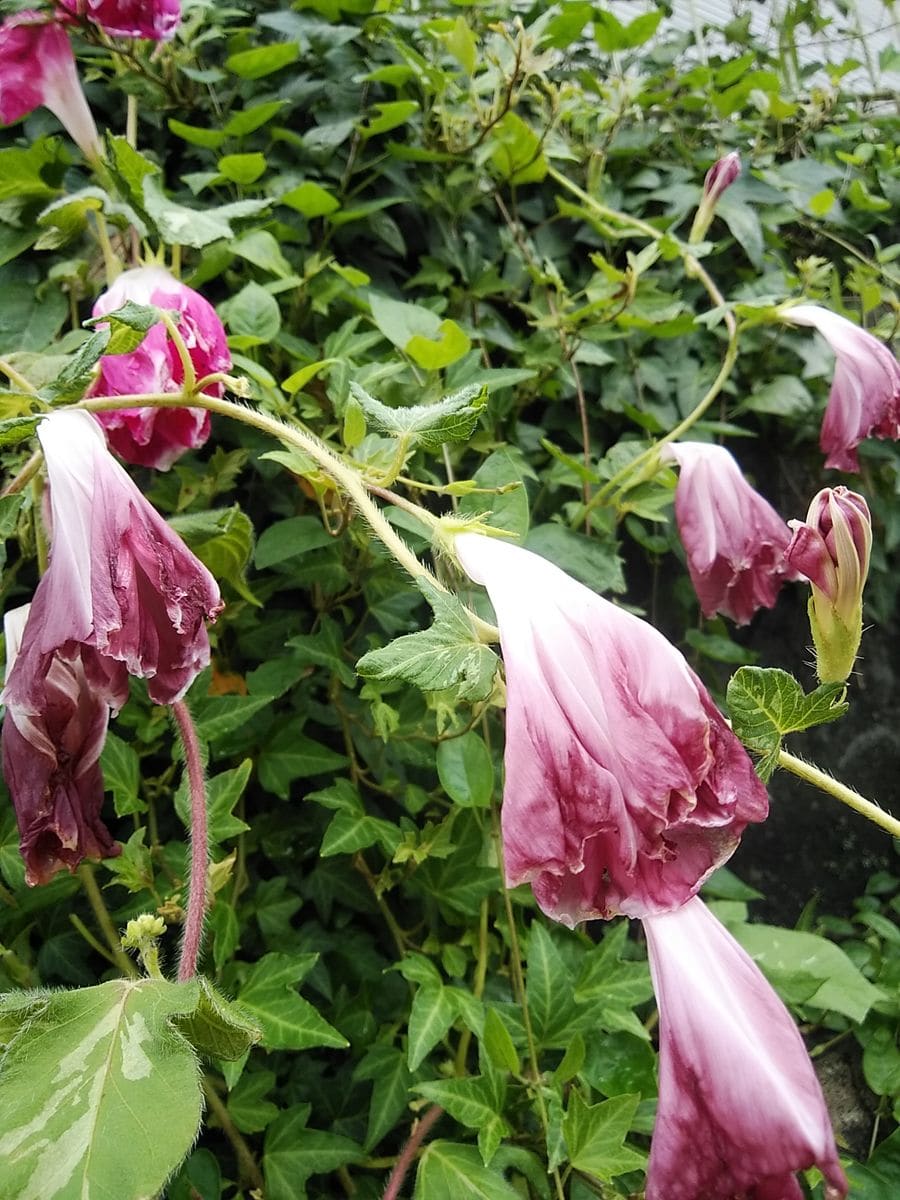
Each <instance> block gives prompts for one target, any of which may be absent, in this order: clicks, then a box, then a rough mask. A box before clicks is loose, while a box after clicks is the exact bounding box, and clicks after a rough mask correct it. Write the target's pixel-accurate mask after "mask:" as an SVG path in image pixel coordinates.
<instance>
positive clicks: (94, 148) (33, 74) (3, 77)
mask: <svg viewBox="0 0 900 1200" xmlns="http://www.w3.org/2000/svg"><path fill="white" fill-rule="evenodd" d="M41 105H43V106H44V107H45V108H49V109H50V111H51V112H52V113H53V115H54V116H55V117H56V119H57V120H58V121H59V122H60V124H61V125H62V126H63V128H64V129H65V130H66V131H67V132H68V133H69V135H70V136H71V138H72V140H73V141H74V142H75V144H76V145H77V146H78V148H79V149H80V150H81V152H82V154H83V155H84V156H85V158H88V159H91V160H92V161H96V160H97V159H99V158H100V153H101V151H100V138H99V136H98V134H97V126H96V125H95V124H94V118H93V117H92V116H91V110H90V109H89V108H88V104H87V100H85V98H84V92H83V91H82V90H81V84H80V82H79V80H78V71H77V70H76V67H75V55H74V54H73V53H72V47H71V46H70V45H69V39H68V37H67V35H66V33H65V30H64V29H62V28H61V27H60V26H59V25H57V24H55V23H54V22H53V20H52V18H51V17H49V16H48V14H46V13H40V12H35V11H34V10H32V9H26V10H25V11H23V12H19V13H15V14H14V15H13V16H11V17H7V18H6V19H5V20H4V21H3V23H2V24H0V121H2V122H3V123H4V124H5V125H8V124H10V122H12V121H18V120H19V118H20V117H25V116H27V115H28V113H30V112H33V111H34V109H36V108H39V107H40V106H41Z"/></svg>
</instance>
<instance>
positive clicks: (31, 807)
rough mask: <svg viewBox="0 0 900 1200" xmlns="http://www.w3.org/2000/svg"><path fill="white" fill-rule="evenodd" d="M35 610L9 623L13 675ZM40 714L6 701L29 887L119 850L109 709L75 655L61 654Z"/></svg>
mask: <svg viewBox="0 0 900 1200" xmlns="http://www.w3.org/2000/svg"><path fill="white" fill-rule="evenodd" d="M27 616H28V605H25V606H24V607H23V608H16V609H13V610H12V611H11V612H8V613H6V615H5V617H4V619H3V627H4V633H5V636H6V672H7V677H9V674H10V672H11V669H12V667H13V664H14V663H15V661H16V659H17V657H18V654H19V648H20V646H21V643H22V635H23V633H24V630H25V624H26V619H27ZM38 686H39V689H40V691H41V696H40V705H39V711H37V712H34V713H32V712H29V711H27V710H26V709H22V708H21V707H20V706H19V705H17V704H16V703H15V702H14V701H13V700H11V699H10V698H8V697H4V699H5V700H6V706H7V707H6V716H5V718H4V721H3V732H2V748H3V775H4V778H5V779H6V782H7V786H8V787H9V792H10V795H11V796H12V802H13V807H14V808H15V812H16V820H17V821H18V824H19V835H20V847H21V852H22V858H23V860H24V862H25V878H26V881H27V882H28V883H29V884H37V883H46V882H47V880H48V879H50V877H51V876H52V875H54V874H55V873H56V872H57V871H58V870H60V869H61V868H62V867H68V868H69V870H70V871H74V870H75V868H76V867H77V866H78V864H79V863H80V862H81V860H82V859H83V858H95V859H97V858H108V857H110V856H111V855H113V854H118V853H119V847H118V846H117V845H116V843H115V842H114V841H113V840H112V838H111V837H110V835H109V831H108V830H107V828H106V826H105V825H104V824H103V822H102V821H101V820H100V806H101V804H102V802H103V776H102V774H101V772H100V761H99V760H100V752H101V750H102V749H103V742H104V739H105V737H106V726H107V722H108V720H109V708H108V706H107V705H106V703H105V702H104V700H103V699H102V698H101V697H99V696H98V695H97V693H96V692H95V691H94V690H93V689H92V688H91V686H90V684H89V683H88V680H87V676H86V675H85V673H84V667H83V665H82V662H81V656H80V654H79V653H78V651H77V650H76V652H75V654H74V655H73V656H72V657H71V658H69V659H65V658H63V657H62V656H61V655H59V654H53V655H51V657H50V661H49V663H48V665H47V671H46V674H45V675H44V676H43V678H42V680H41V681H40V684H39V685H38Z"/></svg>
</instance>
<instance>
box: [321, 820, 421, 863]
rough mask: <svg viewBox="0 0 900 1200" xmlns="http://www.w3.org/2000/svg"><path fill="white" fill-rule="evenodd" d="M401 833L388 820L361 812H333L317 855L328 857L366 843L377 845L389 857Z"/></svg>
mask: <svg viewBox="0 0 900 1200" xmlns="http://www.w3.org/2000/svg"><path fill="white" fill-rule="evenodd" d="M401 836H402V835H401V833H400V830H399V829H398V828H397V826H396V825H393V824H392V823H391V822H390V821H382V820H380V819H379V818H377V817H370V816H368V815H367V814H365V813H349V812H337V813H335V814H334V816H333V817H332V819H331V823H330V825H329V826H328V828H327V829H326V830H325V834H324V836H323V837H322V846H321V849H320V850H319V854H320V855H321V856H322V858H330V857H331V856H332V855H335V854H355V853H356V851H357V850H366V849H368V847H369V846H374V845H375V844H376V843H378V844H380V845H381V846H382V848H383V850H384V853H385V855H386V856H387V857H388V858H390V857H391V856H392V855H393V853H394V851H395V850H396V849H397V847H398V846H399V845H400V841H401Z"/></svg>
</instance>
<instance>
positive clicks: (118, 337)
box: [85, 300, 177, 354]
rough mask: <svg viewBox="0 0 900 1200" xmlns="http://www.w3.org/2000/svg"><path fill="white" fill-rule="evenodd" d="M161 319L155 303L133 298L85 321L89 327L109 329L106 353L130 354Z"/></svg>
mask: <svg viewBox="0 0 900 1200" xmlns="http://www.w3.org/2000/svg"><path fill="white" fill-rule="evenodd" d="M160 320H161V317H160V311H159V309H158V308H156V307H154V305H152V304H135V303H134V301H133V300H127V301H126V302H125V304H123V305H122V307H121V308H117V309H115V310H114V311H113V312H110V313H106V314H104V316H102V317H92V318H91V319H90V320H89V321H85V325H86V326H87V328H88V329H91V328H93V327H95V326H102V327H103V328H104V329H108V330H109V341H108V343H107V344H106V346H105V347H104V350H103V353H104V354H130V353H131V351H132V350H136V349H137V347H138V346H139V345H140V344H141V342H142V341H143V340H144V337H145V336H146V334H147V333H148V332H149V331H150V330H151V329H152V328H153V326H154V325H158V324H159V322H160ZM176 320H177V314H176Z"/></svg>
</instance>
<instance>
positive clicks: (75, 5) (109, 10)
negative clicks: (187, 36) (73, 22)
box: [57, 0, 181, 42]
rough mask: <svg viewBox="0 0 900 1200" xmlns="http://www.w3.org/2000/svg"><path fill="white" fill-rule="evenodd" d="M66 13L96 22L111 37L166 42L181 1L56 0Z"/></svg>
mask: <svg viewBox="0 0 900 1200" xmlns="http://www.w3.org/2000/svg"><path fill="white" fill-rule="evenodd" d="M57 3H58V4H59V6H60V7H61V8H63V9H64V10H65V11H66V12H67V13H71V14H72V16H74V17H82V18H86V19H87V20H88V21H91V22H93V24H95V25H99V26H100V28H101V29H102V30H104V32H105V33H108V34H109V35H110V37H133V38H146V39H147V40H149V41H153V42H165V41H168V40H169V39H170V38H173V37H174V36H175V30H176V29H177V28H178V25H179V22H180V21H181V0H57Z"/></svg>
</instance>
